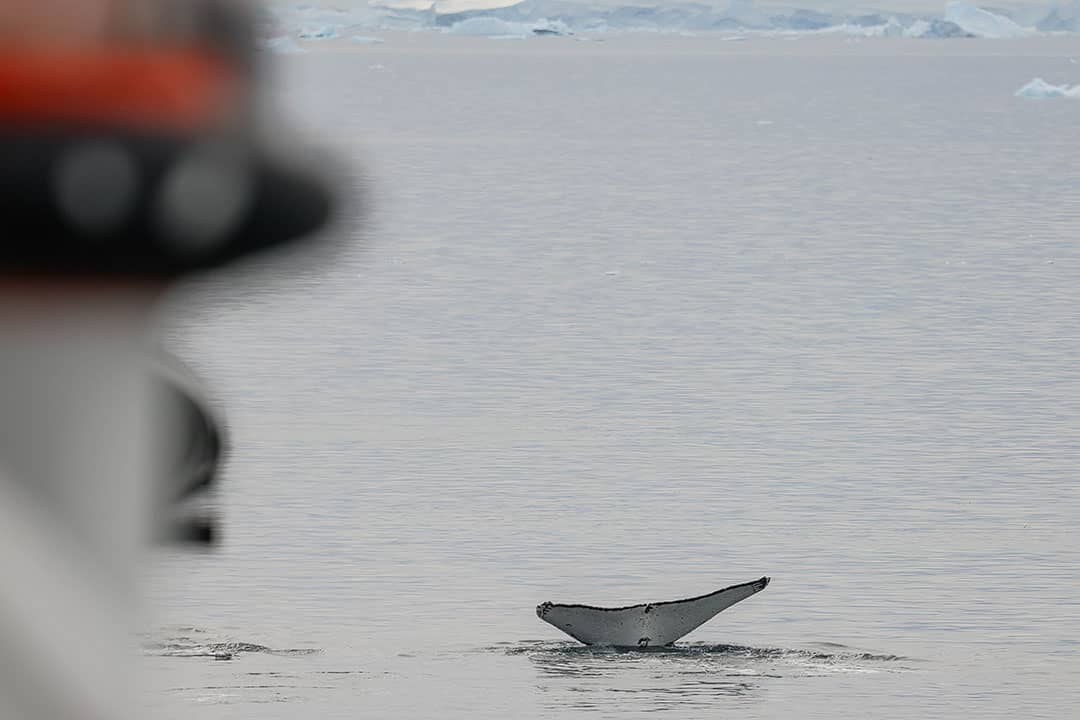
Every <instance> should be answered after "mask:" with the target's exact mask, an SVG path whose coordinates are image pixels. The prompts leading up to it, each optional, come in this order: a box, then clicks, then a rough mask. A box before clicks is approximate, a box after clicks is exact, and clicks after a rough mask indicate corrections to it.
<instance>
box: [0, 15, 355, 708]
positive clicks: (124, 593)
mask: <svg viewBox="0 0 1080 720" xmlns="http://www.w3.org/2000/svg"><path fill="white" fill-rule="evenodd" d="M254 23H255V15H254V13H253V12H252V11H251V6H250V5H249V4H248V3H246V2H242V1H241V0H76V1H75V2H72V1H71V0H0V223H2V225H0V720H67V719H69V718H80V719H81V718H86V719H88V720H89V719H93V720H125V719H127V718H134V717H141V716H142V715H141V714H140V713H139V712H137V711H136V710H135V708H136V707H138V705H139V698H138V695H137V692H138V688H139V686H138V683H137V682H135V681H133V677H135V673H134V662H135V658H134V656H133V655H132V654H131V652H130V650H131V646H130V639H131V637H132V632H133V630H134V629H135V628H134V625H135V620H136V618H138V617H139V607H138V606H139V603H138V602H137V598H138V593H137V588H138V574H139V573H138V570H139V568H140V566H141V564H142V563H143V561H144V552H145V550H146V548H147V546H148V545H149V544H150V542H151V541H154V540H161V539H163V538H165V539H168V540H170V541H180V542H185V543H194V544H196V545H202V546H206V545H211V544H213V543H214V542H215V541H216V540H217V539H218V537H219V536H220V533H219V531H218V523H217V521H216V519H215V517H214V513H213V512H212V508H209V509H208V506H209V505H212V503H208V502H206V495H207V492H208V491H209V490H210V489H211V488H212V487H213V486H214V484H215V483H216V479H217V477H218V475H219V473H220V468H221V463H222V458H223V452H224V449H225V445H226V443H225V434H224V423H223V421H222V420H221V418H220V416H219V415H218V414H217V413H216V412H215V410H214V408H213V406H212V404H211V403H210V402H209V400H208V397H207V393H206V391H205V388H204V386H203V384H202V383H201V382H200V381H199V380H198V378H197V377H196V376H195V375H194V373H191V372H190V371H189V370H187V369H186V368H184V367H183V366H182V365H181V364H180V363H178V362H177V361H175V359H172V358H170V357H169V356H167V355H161V356H160V357H158V358H157V359H155V360H153V361H150V362H148V361H147V357H146V347H147V345H148V344H149V342H150V338H152V337H154V335H155V333H154V327H153V324H154V314H153V304H154V301H155V299H156V298H157V295H158V294H159V293H160V291H161V288H162V286H163V285H164V284H166V283H167V282H168V281H170V280H172V279H175V278H177V277H179V276H183V275H185V274H187V273H190V272H193V271H198V270H203V269H208V268H214V267H219V266H221V265H223V264H226V263H228V262H231V261H232V260H234V259H237V258H241V257H244V256H249V255H252V254H254V253H257V252H260V251H263V250H266V249H268V248H272V247H280V246H284V245H290V246H296V245H297V243H296V241H297V240H298V239H299V238H302V237H305V236H308V235H310V234H311V233H313V231H315V230H317V229H319V228H320V227H322V226H324V225H325V224H326V223H327V221H328V220H330V219H331V216H332V215H333V213H334V209H335V207H334V206H335V203H334V202H333V200H334V198H333V193H332V184H333V183H332V182H331V179H330V177H329V176H328V174H327V167H328V163H327V162H326V159H325V158H323V157H315V156H314V155H313V153H312V151H311V149H310V148H303V147H301V146H300V145H299V144H298V143H297V140H296V138H295V137H294V136H291V135H287V134H285V133H283V132H280V131H279V132H276V133H272V132H271V131H270V127H269V126H270V125H271V123H270V122H269V119H268V118H266V117H264V116H263V115H261V114H260V107H261V102H260V92H261V82H262V74H261V72H260V71H259V66H258V62H259V57H265V56H260V55H258V54H256V53H255V49H254V35H253V33H254ZM321 237H322V238H323V240H322V242H323V243H325V240H326V234H325V233H324V234H323V235H322V236H321ZM303 247H304V249H305V250H306V251H307V252H306V253H305V254H307V255H310V254H311V250H312V248H313V247H314V245H313V244H311V242H305V243H303ZM289 260H290V261H291V262H292V264H291V265H290V268H293V267H295V264H296V262H297V259H296V257H295V256H292V257H290V258H289ZM200 501H203V506H202V507H201V508H200V507H199V502H200Z"/></svg>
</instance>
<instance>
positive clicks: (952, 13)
mask: <svg viewBox="0 0 1080 720" xmlns="http://www.w3.org/2000/svg"><path fill="white" fill-rule="evenodd" d="M945 20H946V21H948V22H951V23H954V24H956V25H957V26H959V27H960V28H961V29H962V30H964V31H965V32H969V33H971V34H972V35H975V36H977V37H982V38H995V39H1004V38H1020V37H1027V36H1028V34H1029V31H1028V30H1027V29H1025V28H1022V27H1020V26H1019V25H1017V24H1016V23H1015V22H1013V21H1012V20H1010V19H1009V18H1007V17H1005V16H1004V15H995V14H994V13H992V12H990V11H989V10H983V9H982V8H980V7H976V6H975V5H973V4H972V3H970V2H968V0H951V2H948V3H945Z"/></svg>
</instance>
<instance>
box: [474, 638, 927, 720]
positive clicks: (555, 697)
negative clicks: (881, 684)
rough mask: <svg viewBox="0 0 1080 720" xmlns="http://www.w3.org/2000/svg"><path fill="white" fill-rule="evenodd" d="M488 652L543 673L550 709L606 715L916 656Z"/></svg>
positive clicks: (866, 670)
mask: <svg viewBox="0 0 1080 720" xmlns="http://www.w3.org/2000/svg"><path fill="white" fill-rule="evenodd" d="M487 650H488V651H494V652H502V653H505V654H507V655H512V656H521V657H525V658H528V660H529V661H530V662H531V663H532V664H533V665H534V666H535V668H536V669H537V671H538V672H539V673H540V675H541V683H540V684H539V685H538V687H539V688H540V689H541V690H542V691H543V697H544V698H545V699H546V702H547V704H548V705H550V706H551V707H552V709H555V710H558V711H560V712H562V711H566V710H570V709H573V710H602V709H610V708H613V707H622V706H623V703H624V702H626V701H627V700H630V699H632V700H633V703H634V706H635V707H637V708H638V709H639V710H642V711H661V710H680V711H683V712H687V711H689V710H690V709H691V708H697V709H701V710H705V709H708V708H714V707H715V702H716V699H717V697H719V696H729V697H750V696H754V695H756V694H758V693H759V692H760V691H761V690H762V688H763V687H765V686H766V685H767V684H768V683H771V682H775V681H776V680H778V679H782V678H813V677H829V676H835V675H837V674H840V673H852V674H875V673H896V672H903V671H905V670H910V669H912V667H911V666H910V665H909V663H912V662H914V661H913V660H911V659H910V658H904V657H901V656H898V655H890V654H883V653H872V652H863V651H860V650H856V649H853V648H848V647H845V646H843V645H838V644H835V643H824V644H821V645H816V646H812V647H808V648H798V649H788V648H757V647H748V646H743V645H725V644H707V643H686V644H681V645H675V646H671V647H659V648H643V649H617V648H610V647H591V646H585V645H578V644H575V643H567V642H541V641H533V642H520V643H506V644H504V645H498V646H495V647H493V648H488V649H487Z"/></svg>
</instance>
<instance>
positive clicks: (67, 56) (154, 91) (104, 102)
mask: <svg viewBox="0 0 1080 720" xmlns="http://www.w3.org/2000/svg"><path fill="white" fill-rule="evenodd" d="M237 84H238V77H237V75H236V73H235V72H233V71H232V69H231V68H230V67H229V66H228V65H227V64H226V63H225V62H224V60H222V59H220V58H218V57H216V56H214V55H213V54H211V53H208V52H206V51H204V50H199V49H193V48H162V47H147V48H123V49H105V48H94V49H90V48H87V49H83V48H79V49H68V48H48V49H42V48H35V49H28V48H19V49H12V48H0V123H19V124H37V123H78V124H84V123H89V124H109V125H121V126H124V127H137V128H143V129H157V130H181V131H191V130H196V129H199V128H202V127H205V126H206V125H207V124H210V123H213V122H214V121H215V120H216V119H219V118H220V116H221V115H222V114H223V113H225V112H226V110H227V108H228V105H229V102H230V99H231V97H232V96H233V95H234V94H235V93H236V92H237V90H238V87H237Z"/></svg>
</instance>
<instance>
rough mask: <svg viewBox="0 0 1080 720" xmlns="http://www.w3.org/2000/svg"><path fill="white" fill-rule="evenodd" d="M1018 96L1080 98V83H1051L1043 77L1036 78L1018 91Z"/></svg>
mask: <svg viewBox="0 0 1080 720" xmlns="http://www.w3.org/2000/svg"><path fill="white" fill-rule="evenodd" d="M1016 96H1017V97H1030V98H1059V97H1066V98H1080V85H1073V86H1071V87H1070V86H1069V85H1051V84H1050V83H1048V82H1046V81H1045V80H1043V79H1042V78H1035V79H1034V80H1032V81H1031V82H1029V83H1028V84H1027V85H1025V86H1024V87H1022V88H1020V89H1019V90H1017V91H1016Z"/></svg>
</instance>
